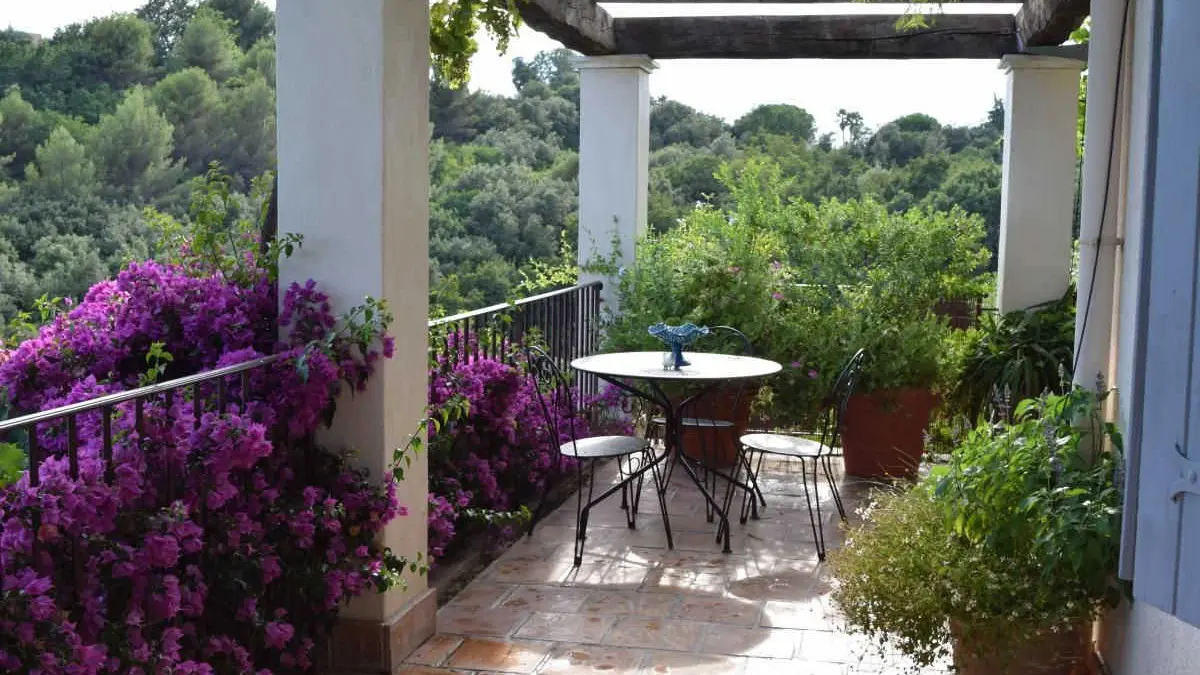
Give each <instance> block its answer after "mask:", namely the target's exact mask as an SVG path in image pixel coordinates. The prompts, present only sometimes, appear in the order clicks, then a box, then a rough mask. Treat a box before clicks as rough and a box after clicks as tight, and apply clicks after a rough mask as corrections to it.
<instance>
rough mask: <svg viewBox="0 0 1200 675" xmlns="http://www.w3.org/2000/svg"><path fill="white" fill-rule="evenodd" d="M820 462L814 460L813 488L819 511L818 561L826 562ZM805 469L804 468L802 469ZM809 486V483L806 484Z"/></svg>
mask: <svg viewBox="0 0 1200 675" xmlns="http://www.w3.org/2000/svg"><path fill="white" fill-rule="evenodd" d="M817 464H818V460H817V459H815V458H814V459H813V467H812V469H813V470H812V486H813V503H814V504H816V507H817V509H816V511H817V560H822V561H823V560H825V521H824V520H822V519H821V483H820V482H819V479H818V477H817V469H818V468H819V467H818V466H817ZM801 468H803V467H801ZM804 484H805V485H806V486H807V485H808V481H807V480H805V483H804Z"/></svg>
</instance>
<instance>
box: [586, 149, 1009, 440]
mask: <svg viewBox="0 0 1200 675" xmlns="http://www.w3.org/2000/svg"><path fill="white" fill-rule="evenodd" d="M720 176H721V180H722V183H723V185H724V186H725V188H726V189H727V190H728V193H729V195H730V199H729V201H730V203H731V206H729V207H728V208H717V207H701V208H697V209H695V210H693V211H692V212H691V213H690V214H689V215H688V216H687V217H685V218H684V219H683V220H682V222H681V223H680V224H679V225H678V226H677V227H674V228H672V229H671V230H669V231H667V232H665V233H662V234H652V235H650V236H649V237H648V238H647V239H646V240H645V241H643V242H642V243H641V244H640V245H639V247H638V253H637V260H636V261H635V262H634V264H633V265H631V266H629V267H627V268H626V269H625V270H624V272H623V274H622V276H621V282H620V299H621V315H620V316H619V317H618V318H617V319H616V320H615V322H614V323H613V324H612V325H611V326H609V327H608V330H607V337H608V343H609V344H608V347H609V348H612V349H654V348H656V347H657V346H658V342H657V341H656V339H655V338H653V337H651V336H649V335H648V334H647V332H646V327H647V326H649V325H651V324H654V323H657V322H659V321H665V322H667V323H670V324H678V323H683V322H689V321H690V322H692V323H695V324H697V325H710V326H711V325H721V324H726V325H732V326H736V327H737V328H738V329H740V330H741V331H743V332H744V333H745V334H746V335H747V337H748V338H749V339H750V341H751V342H752V343H753V345H754V348H755V353H756V354H759V355H761V356H765V357H767V358H771V359H773V360H775V361H779V362H781V363H784V364H790V365H791V367H790V368H788V369H787V370H785V372H784V373H783V374H781V375H780V376H778V377H775V378H772V380H771V382H770V390H769V391H767V390H764V391H763V392H762V394H761V396H760V403H762V404H763V412H764V414H769V415H770V416H771V417H772V422H773V423H775V424H780V423H783V424H787V423H794V422H800V421H803V420H804V419H805V418H806V417H807V415H808V414H810V413H812V412H814V406H815V404H816V403H817V402H819V400H820V399H821V398H822V397H823V395H824V394H825V393H826V392H827V391H828V388H829V387H830V386H831V385H832V384H833V379H834V378H835V377H836V375H837V373H838V371H839V370H840V368H841V366H842V364H843V363H845V361H846V359H848V358H849V357H850V356H851V355H852V354H853V353H854V352H856V351H857V350H858V349H860V348H865V349H866V350H867V353H868V360H867V362H866V364H865V367H864V371H863V377H862V382H861V385H860V386H861V387H862V388H863V389H864V390H868V391H870V390H895V389H903V388H906V387H930V386H932V385H934V384H936V383H937V381H938V379H939V376H940V375H941V372H942V356H943V352H944V344H945V342H946V340H947V339H948V337H949V333H950V329H949V327H948V326H947V325H946V323H945V321H944V320H942V319H939V317H937V316H936V315H935V313H934V306H935V305H936V304H937V302H938V300H940V299H942V298H952V297H978V296H980V295H982V294H983V293H985V292H986V289H987V288H988V287H989V284H990V275H987V274H983V270H984V269H986V265H987V262H988V252H987V251H986V250H985V249H984V248H983V247H982V240H983V235H984V228H983V223H982V220H981V219H980V218H979V217H978V216H972V215H968V214H966V213H965V212H963V211H962V210H961V209H957V208H955V209H952V210H950V211H948V212H938V211H934V210H932V209H931V208H913V209H910V210H908V211H905V212H903V213H896V212H891V211H889V210H888V209H887V208H886V207H885V206H884V205H883V204H880V203H879V202H877V201H875V200H874V199H872V198H870V197H868V198H866V199H863V200H861V201H860V200H850V201H844V202H843V201H839V200H836V199H828V200H825V201H823V202H821V203H820V204H812V203H810V202H807V201H804V200H803V199H802V198H799V197H798V196H793V195H794V192H795V190H794V188H795V181H794V180H787V179H785V178H784V177H783V176H782V173H781V171H780V169H779V167H778V166H777V165H775V164H773V163H770V162H768V161H765V160H762V159H754V160H752V161H750V162H748V163H747V164H745V165H744V166H743V168H741V169H739V170H734V169H733V168H730V167H727V168H726V169H725V170H724V171H722V172H721V174H720Z"/></svg>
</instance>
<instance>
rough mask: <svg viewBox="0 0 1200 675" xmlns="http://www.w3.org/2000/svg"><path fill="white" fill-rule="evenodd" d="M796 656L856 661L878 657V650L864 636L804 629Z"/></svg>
mask: <svg viewBox="0 0 1200 675" xmlns="http://www.w3.org/2000/svg"><path fill="white" fill-rule="evenodd" d="M796 657H797V658H800V659H803V660H805V661H824V662H829V663H856V662H858V661H862V660H864V659H867V658H868V657H871V658H878V650H877V649H875V648H873V647H872V646H871V645H870V644H869V643H868V642H867V641H866V639H865V638H861V637H854V636H851V635H846V634H845V633H836V632H832V631H812V630H806V631H804V640H803V641H802V642H801V644H800V649H799V651H797V652H796Z"/></svg>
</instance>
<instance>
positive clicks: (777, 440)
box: [741, 349, 866, 560]
mask: <svg viewBox="0 0 1200 675" xmlns="http://www.w3.org/2000/svg"><path fill="white" fill-rule="evenodd" d="M865 355H866V352H865V350H862V349H860V350H858V351H857V352H855V354H854V356H852V357H850V360H849V361H848V362H847V363H846V365H845V366H843V368H842V372H841V373H840V374H838V378H837V381H836V382H834V385H833V389H832V390H831V391H830V392H829V394H828V395H827V396H826V397H825V400H824V402H823V409H822V411H821V418H820V419H821V433H820V440H819V441H814V440H812V439H811V438H807V437H805V435H800V434H797V433H784V432H772V433H755V434H747V435H745V436H742V438H741V443H742V446H743V447H744V448H745V449H746V453H747V454H752V453H754V452H757V453H759V455H758V461H757V462H754V461H753V460H751V461H750V464H751V465H752V467H753V469H752V471H751V476H750V484H751V486H753V488H754V490H755V491H756V492H757V490H758V472H759V469H761V468H762V462H763V459H764V457H765V456H766V455H769V454H770V455H779V456H783V457H795V458H797V459H799V460H800V480H801V482H802V483H803V484H804V501H805V502H806V503H807V504H808V520H809V523H810V524H811V525H812V530H813V538H814V539H816V542H817V558H818V559H819V560H824V559H825V528H824V526H823V524H822V523H821V493H820V479H819V478H818V476H817V466H818V465H820V467H821V469H822V470H823V472H824V474H825V482H826V483H828V484H829V489H830V490H831V491H832V492H833V502H834V504H835V505H836V506H837V510H838V515H839V516H841V518H842V520H845V519H846V509H845V506H844V505H843V504H842V496H841V494H840V493H839V492H838V488H837V481H836V480H834V477H833V458H834V457H840V456H841V454H842V450H841V440H842V423H843V421H844V419H845V415H846V405H847V404H848V403H849V401H850V396H851V394H853V393H854V386H855V384H856V383H857V381H858V375H859V373H860V372H861V370H862V362H863V358H865ZM808 460H812V465H813V466H812V479H813V487H812V491H813V496H812V497H810V496H809V492H808ZM758 494H760V495H761V493H758ZM753 499H754V498H753V496H752V495H751V494H750V493H749V492H747V494H746V496H745V498H743V500H742V517H743V518H745V516H746V513H747V512H748V511H749V510H750V507H751V506H752V505H753ZM814 504H815V505H816V508H815V515H814V507H813V505H814Z"/></svg>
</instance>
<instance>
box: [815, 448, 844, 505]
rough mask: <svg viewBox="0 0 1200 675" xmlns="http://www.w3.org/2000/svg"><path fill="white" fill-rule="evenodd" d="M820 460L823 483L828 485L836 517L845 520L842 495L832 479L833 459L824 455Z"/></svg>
mask: <svg viewBox="0 0 1200 675" xmlns="http://www.w3.org/2000/svg"><path fill="white" fill-rule="evenodd" d="M821 460H822V465H823V468H824V469H825V482H827V483H829V489H830V491H832V492H833V503H834V504H835V505H836V506H837V510H838V515H839V516H841V517H842V520H845V519H846V507H845V505H843V504H842V495H841V493H840V492H839V491H838V487H837V481H835V480H834V479H833V458H832V457H830V456H829V455H825V456H824V457H822V458H821Z"/></svg>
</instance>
